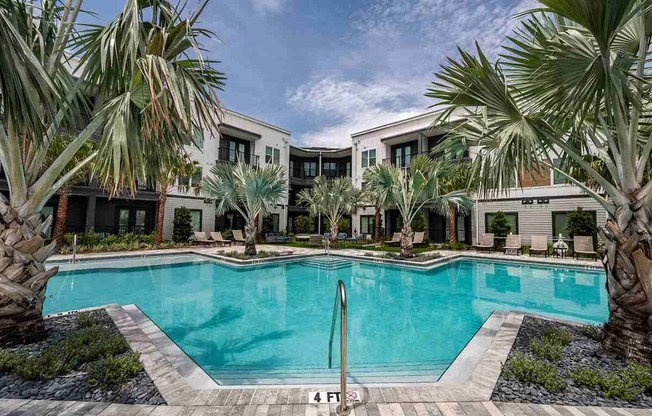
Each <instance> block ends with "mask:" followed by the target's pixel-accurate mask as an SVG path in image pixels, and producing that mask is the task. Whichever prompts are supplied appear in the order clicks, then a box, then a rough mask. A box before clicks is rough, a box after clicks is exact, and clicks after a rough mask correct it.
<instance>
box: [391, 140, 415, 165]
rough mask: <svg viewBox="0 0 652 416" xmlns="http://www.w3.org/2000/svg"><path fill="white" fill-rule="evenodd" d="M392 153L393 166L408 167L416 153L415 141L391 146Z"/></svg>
mask: <svg viewBox="0 0 652 416" xmlns="http://www.w3.org/2000/svg"><path fill="white" fill-rule="evenodd" d="M392 153H393V156H392V157H393V162H394V166H397V167H399V168H408V167H410V164H411V163H412V156H413V155H415V154H416V153H417V143H416V142H413V143H405V144H400V145H396V146H393V148H392Z"/></svg>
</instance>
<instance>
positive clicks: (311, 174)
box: [290, 167, 351, 179]
mask: <svg viewBox="0 0 652 416" xmlns="http://www.w3.org/2000/svg"><path fill="white" fill-rule="evenodd" d="M321 174H322V176H325V177H327V178H350V177H351V170H350V169H336V170H322V172H321ZM317 176H319V172H318V171H314V170H309V171H308V170H304V169H302V168H300V167H296V168H294V169H292V170H291V171H290V177H291V178H296V179H314V178H316V177H317Z"/></svg>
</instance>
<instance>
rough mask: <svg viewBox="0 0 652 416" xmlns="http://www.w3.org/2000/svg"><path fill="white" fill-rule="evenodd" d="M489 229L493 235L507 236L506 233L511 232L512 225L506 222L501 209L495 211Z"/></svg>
mask: <svg viewBox="0 0 652 416" xmlns="http://www.w3.org/2000/svg"><path fill="white" fill-rule="evenodd" d="M489 229H490V230H491V232H492V233H494V236H495V237H507V234H509V233H511V232H512V226H511V225H510V224H509V222H507V217H506V216H505V213H504V212H502V211H498V212H496V215H494V217H493V219H492V220H491V224H490V225H489Z"/></svg>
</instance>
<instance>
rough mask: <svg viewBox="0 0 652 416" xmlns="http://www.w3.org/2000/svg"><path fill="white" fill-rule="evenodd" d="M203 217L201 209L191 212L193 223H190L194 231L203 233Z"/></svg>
mask: <svg viewBox="0 0 652 416" xmlns="http://www.w3.org/2000/svg"><path fill="white" fill-rule="evenodd" d="M201 215H202V210H201V209H191V210H190V216H191V217H192V221H191V222H190V224H192V230H193V231H201Z"/></svg>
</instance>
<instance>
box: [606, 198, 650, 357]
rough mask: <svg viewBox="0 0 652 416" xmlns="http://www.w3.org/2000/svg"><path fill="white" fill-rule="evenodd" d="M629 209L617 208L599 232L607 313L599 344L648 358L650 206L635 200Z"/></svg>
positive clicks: (622, 352) (619, 352) (620, 352)
mask: <svg viewBox="0 0 652 416" xmlns="http://www.w3.org/2000/svg"><path fill="white" fill-rule="evenodd" d="M629 208H630V210H622V209H619V210H618V211H617V213H616V218H615V219H609V220H608V221H607V224H606V226H605V227H604V228H603V229H601V233H600V237H601V238H602V240H603V242H604V243H605V245H606V252H605V256H604V258H603V263H604V267H605V270H606V273H607V293H608V296H609V312H610V313H609V320H608V321H607V323H606V324H605V325H604V337H603V340H602V343H603V345H604V347H605V348H606V349H607V350H610V351H613V352H616V353H618V354H623V355H625V356H628V357H633V358H638V359H647V360H650V359H652V339H651V338H652V335H651V329H652V229H651V228H650V221H651V220H652V207H649V206H646V205H645V204H644V203H642V201H634V202H633V203H631V204H630V207H629ZM625 211H627V212H625ZM619 224H620V225H619ZM622 225H624V228H621V226H622Z"/></svg>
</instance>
